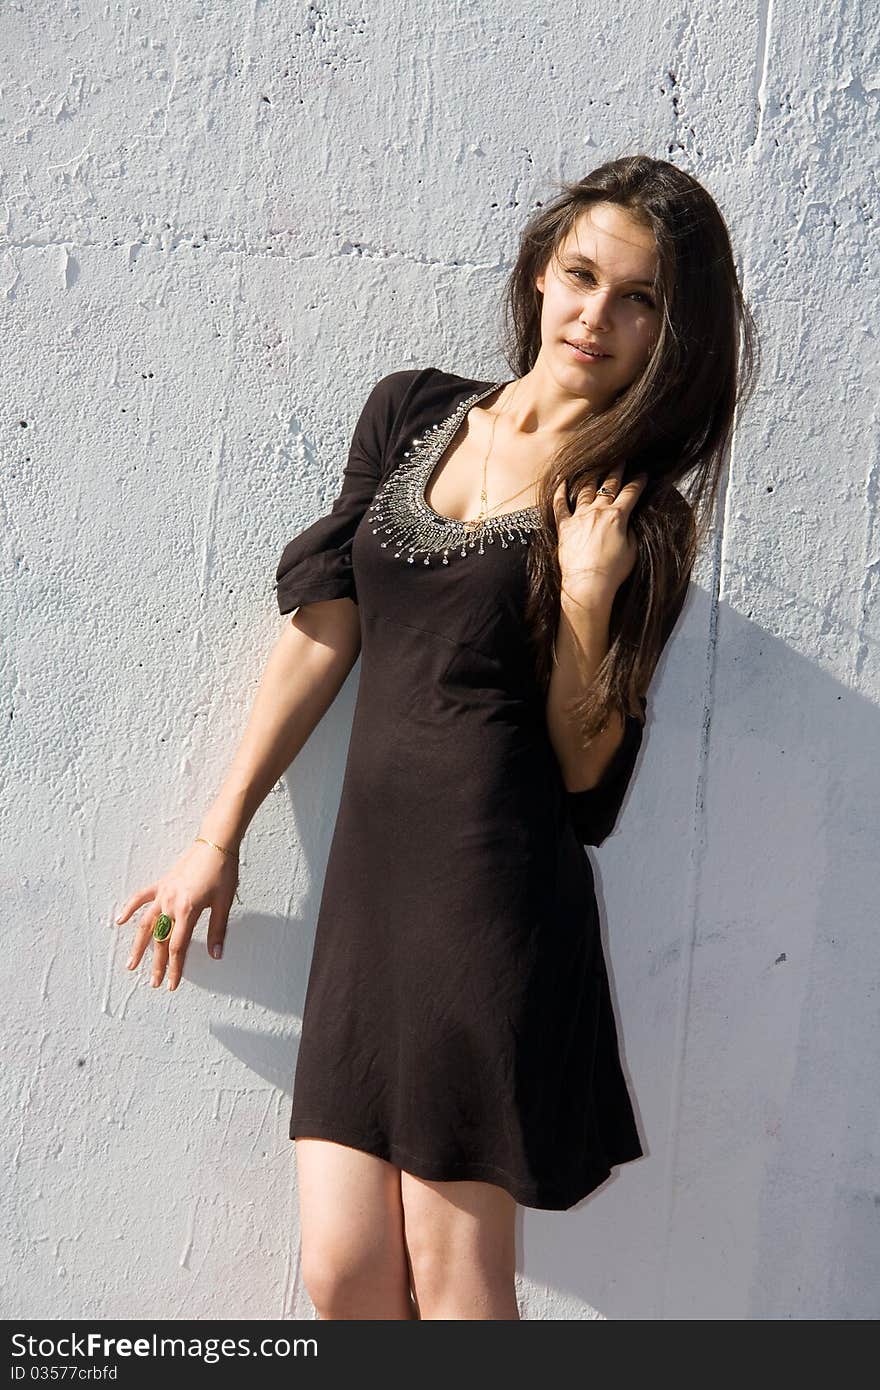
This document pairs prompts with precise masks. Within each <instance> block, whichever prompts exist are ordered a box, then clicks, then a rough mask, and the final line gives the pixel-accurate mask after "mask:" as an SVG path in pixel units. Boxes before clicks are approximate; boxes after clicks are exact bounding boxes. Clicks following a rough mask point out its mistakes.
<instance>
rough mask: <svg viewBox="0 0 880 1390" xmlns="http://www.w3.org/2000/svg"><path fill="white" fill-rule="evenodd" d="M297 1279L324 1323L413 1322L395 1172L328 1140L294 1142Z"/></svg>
mask: <svg viewBox="0 0 880 1390" xmlns="http://www.w3.org/2000/svg"><path fill="white" fill-rule="evenodd" d="M295 1143H296V1171H297V1184H298V1187H299V1207H300V1232H301V1239H302V1275H303V1281H304V1283H305V1286H306V1288H307V1289H308V1292H309V1296H310V1298H311V1300H312V1302H313V1303H314V1305H315V1308H316V1309H317V1312H318V1317H319V1318H321V1319H323V1320H338V1319H354V1318H377V1319H378V1318H388V1319H414V1318H415V1317H416V1316H417V1314H416V1311H415V1308H414V1306H413V1302H412V1299H411V1296H410V1268H409V1262H408V1257H407V1251H406V1244H405V1241H404V1236H403V1207H402V1204H401V1199H400V1169H399V1168H395V1167H394V1165H393V1164H391V1163H386V1161H385V1160H384V1159H382V1158H376V1157H375V1156H374V1155H373V1154H368V1153H363V1152H362V1151H361V1150H360V1149H352V1148H348V1147H347V1146H346V1145H344V1144H337V1143H334V1142H332V1141H330V1140H328V1139H307V1138H302V1139H296V1140H295Z"/></svg>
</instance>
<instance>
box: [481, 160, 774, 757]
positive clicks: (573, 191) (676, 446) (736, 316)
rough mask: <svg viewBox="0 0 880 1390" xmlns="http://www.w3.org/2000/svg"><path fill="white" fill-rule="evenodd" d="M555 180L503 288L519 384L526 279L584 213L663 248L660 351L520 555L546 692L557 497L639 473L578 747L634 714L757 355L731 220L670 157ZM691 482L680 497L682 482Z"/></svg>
mask: <svg viewBox="0 0 880 1390" xmlns="http://www.w3.org/2000/svg"><path fill="white" fill-rule="evenodd" d="M555 187H556V188H557V189H559V190H560V191H559V192H558V194H557V196H555V197H554V199H553V201H552V202H550V203H547V204H544V205H543V206H542V207H541V208H540V211H538V212H537V213H535V214H533V216H532V217H531V218H530V219H529V221H528V223H527V224H526V227H525V229H524V231H523V234H522V237H521V242H520V250H519V254H518V257H517V261H516V264H515V266H514V268H513V271H512V272H511V275H510V278H509V280H508V282H507V286H506V290H505V294H504V300H503V305H502V312H503V345H502V350H503V353H504V357H505V359H506V360H507V363H508V366H509V367H510V368H511V370H512V371H513V372H514V374H515V375H516V376H517V377H519V376H523V375H525V373H526V372H528V371H530V370H531V368H532V367H533V366H534V364H535V361H536V359H537V356H538V352H539V350H540V347H541V301H542V298H543V296H542V294H541V292H540V291H539V290H538V288H537V286H536V285H535V278H536V276H538V275H540V274H541V272H542V271H544V270H545V269H546V267H547V265H548V263H549V262H550V260H551V258H552V257H554V256H555V255H556V252H557V249H558V248H559V247H560V246H561V244H562V242H563V240H564V239H565V237H566V235H567V234H568V232H569V231H570V230H571V228H572V227H573V225H574V223H575V222H576V221H577V219H578V218H579V217H580V216H581V215H582V214H583V212H584V210H585V209H586V208H588V207H590V206H591V205H592V204H594V203H598V202H602V203H615V204H617V205H618V206H619V207H621V208H623V209H625V210H626V212H627V213H628V214H629V215H630V216H631V217H633V218H634V219H636V220H637V221H639V222H640V223H641V225H643V226H645V227H650V228H651V229H652V231H653V233H654V237H655V239H656V247H657V270H656V275H655V281H654V288H653V292H654V295H655V303H656V305H657V308H658V311H659V316H660V321H661V327H660V331H659V336H658V338H657V341H656V344H655V347H654V350H653V352H652V354H651V356H650V358H649V360H648V362H647V365H646V366H645V368H644V370H643V371H642V372H641V373H640V375H639V376H637V377H636V379H635V380H634V381H633V382H631V383H630V385H629V386H628V387H626V388H625V389H624V390H623V391H621V392H620V393H619V394H618V395H617V397H616V398H615V400H614V401H613V402H612V403H611V404H610V405H609V406H608V407H607V408H606V409H604V410H601V411H599V412H596V413H594V414H592V415H590V416H588V417H587V418H585V419H584V420H583V421H581V422H580V423H579V424H578V426H577V427H576V428H575V429H573V431H572V435H571V438H570V439H568V440H567V441H566V443H565V444H564V445H563V446H562V447H561V448H560V449H559V450H558V452H557V454H556V456H555V458H554V459H553V462H552V464H551V466H550V469H549V471H548V472H547V473H546V475H545V476H544V478H543V479H542V482H541V484H540V492H539V495H538V498H537V505H538V506H539V507H540V508H541V512H542V519H543V526H542V527H541V528H539V530H538V531H537V532H536V533H535V535H534V536H533V538H532V539H533V544H532V545H530V546H529V556H528V568H529V596H528V602H527V606H526V613H525V621H526V626H527V629H528V631H529V634H530V637H531V642H532V646H533V650H534V655H535V663H536V669H537V673H538V678H539V681H540V683H541V686H542V688H543V689H544V690H546V688H547V686H548V684H549V681H550V677H551V674H552V669H553V659H554V639H555V635H556V627H557V624H558V615H559V599H560V580H561V575H560V571H559V563H558V558H557V548H556V547H557V539H556V535H557V533H556V522H555V519H554V515H553V501H552V498H553V493H554V491H555V489H556V488H557V487H558V485H559V483H560V482H561V481H562V480H563V479H565V482H566V485H567V491H568V497H569V501H570V502H571V504H572V505H574V503H575V501H576V499H577V496H578V494H579V492H580V490H581V488H582V487H583V486H584V485H585V484H587V483H590V482H595V483H596V485H597V486H599V485H600V484H601V483H602V481H603V480H604V478H605V477H606V475H607V474H608V473H609V472H610V471H611V469H612V468H614V467H615V465H616V464H618V463H620V462H622V461H624V460H625V461H626V468H625V471H624V475H623V482H624V483H625V482H628V481H629V479H630V478H633V477H634V476H635V475H636V474H637V473H640V472H646V473H647V475H648V481H647V483H646V485H645V488H644V490H643V492H642V495H641V496H640V498H639V500H638V502H637V504H636V506H635V508H634V510H633V512H632V514H631V517H630V531H631V533H632V534H633V535H634V537H635V539H636V541H637V544H638V556H637V559H636V563H635V567H634V569H633V571H632V573H631V574H630V576H629V577H628V578H627V579H626V580H625V582H624V583H623V584H622V585H621V586H620V588H619V589H618V591H617V594H616V595H615V599H614V603H613V606H612V610H611V622H610V631H609V636H610V648H609V651H608V654H607V656H606V657H605V659H604V660H603V662H602V664H601V665H600V667H599V669H598V671H597V672H596V676H595V679H594V681H593V683H592V685H591V687H590V689H589V691H587V692H586V694H585V695H584V697H583V699H579V700H577V701H576V702H575V703H574V705H573V706H572V707H571V708H570V711H569V712H570V714H571V716H572V718H573V719H575V720H577V721H579V723H580V727H581V733H582V740H583V743H584V744H586V743H587V742H589V740H590V739H592V738H593V737H594V736H595V735H596V734H597V733H598V732H599V731H600V730H601V729H602V728H603V727H604V726H605V724H606V722H607V720H608V717H609V715H610V713H611V711H612V710H616V711H618V712H619V713H621V714H625V713H630V714H633V715H636V716H637V717H638V718H639V719H641V718H642V710H641V706H640V704H639V698H638V697H639V696H640V695H642V696H644V695H646V694H647V690H648V686H649V684H650V681H651V677H652V676H653V674H654V670H655V667H656V665H657V662H658V661H659V659H660V654H661V652H662V650H663V647H664V645H665V643H666V640H667V639H668V637H669V636H670V634H671V632H672V629H673V627H674V626H675V623H676V621H677V619H678V615H679V613H680V612H681V608H682V605H683V603H684V600H685V597H686V594H687V589H688V584H689V582H690V576H691V571H692V569H693V566H694V563H695V561H696V559H697V555H698V553H699V549H700V546H701V545H702V543H703V541H704V539H705V537H706V534H707V533H708V531H709V529H710V526H711V522H712V513H713V509H714V504H715V498H716V495H717V492H718V487H719V484H720V482H721V479H722V476H723V472H724V468H725V466H726V461H727V460H726V455H727V450H728V446H729V443H730V438H731V434H732V429H733V420H734V412H735V410H736V408H737V406H738V405H739V406H740V407H741V406H742V405H744V404H745V402H746V401H747V400H748V399H749V397H750V396H751V394H752V391H753V389H754V385H755V380H756V376H757V370H758V363H759V358H760V347H759V340H758V333H757V327H756V325H755V321H754V318H753V316H752V313H751V310H750V309H749V307H748V305H747V304H746V302H745V300H744V298H743V295H742V291H741V289H740V285H739V280H738V278H737V271H736V266H735V264H734V258H733V252H732V250H731V245H730V237H729V235H728V231H727V227H726V225H725V222H724V219H723V217H722V216H721V213H720V212H719V210H718V207H717V206H716V204H715V202H714V200H713V199H712V198H711V196H710V195H709V194H708V193H707V192H706V190H705V189H704V188H703V187H702V185H701V184H699V183H698V182H697V181H696V179H694V178H692V176H691V175H690V174H688V173H686V172H685V171H684V170H683V169H679V168H677V167H676V166H675V165H674V164H670V163H668V162H667V161H666V160H663V159H652V158H650V157H649V156H648V155H630V156H627V157H625V158H622V159H615V160H611V161H610V162H608V163H606V164H602V165H600V166H599V167H598V168H597V169H594V170H593V172H592V173H590V174H588V175H587V176H586V178H584V179H581V180H579V181H577V182H569V181H562V182H560V183H557V184H556V185H555ZM740 358H741V360H740ZM685 481H686V483H687V486H686V487H684V488H683V489H681V490H680V489H679V488H678V487H677V486H676V484H684V483H685Z"/></svg>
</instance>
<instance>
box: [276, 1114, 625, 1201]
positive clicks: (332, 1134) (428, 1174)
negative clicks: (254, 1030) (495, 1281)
mask: <svg viewBox="0 0 880 1390" xmlns="http://www.w3.org/2000/svg"><path fill="white" fill-rule="evenodd" d="M289 1137H290V1139H291V1140H294V1139H329V1140H330V1141H331V1142H334V1143H338V1144H344V1145H345V1146H346V1147H348V1148H355V1149H360V1150H361V1151H362V1152H364V1153H369V1154H372V1155H373V1156H374V1157H375V1158H382V1159H384V1160H385V1161H386V1162H387V1163H393V1164H395V1166H396V1167H398V1168H402V1169H403V1170H404V1171H405V1172H407V1173H411V1174H412V1175H413V1176H414V1177H417V1178H424V1179H425V1181H426V1182H468V1181H472V1182H494V1183H495V1184H496V1186H498V1187H503V1188H504V1189H505V1191H506V1192H509V1193H510V1195H511V1197H513V1198H514V1200H515V1201H516V1202H518V1203H519V1205H520V1206H523V1207H531V1208H534V1209H536V1210H538V1211H568V1210H569V1209H570V1208H571V1207H573V1206H576V1205H577V1203H578V1202H582V1201H583V1200H584V1198H585V1197H588V1196H589V1195H590V1194H591V1193H592V1192H595V1190H596V1188H597V1187H600V1186H601V1185H602V1183H603V1182H605V1180H606V1179H607V1178H609V1177H610V1176H611V1173H612V1170H613V1169H614V1168H616V1167H618V1166H619V1165H621V1164H623V1163H633V1162H634V1161H635V1160H636V1159H637V1158H644V1150H643V1149H641V1147H639V1148H638V1151H635V1150H632V1149H630V1150H624V1151H623V1152H622V1153H621V1154H620V1155H619V1156H618V1157H617V1158H614V1159H609V1160H608V1161H607V1162H605V1163H601V1164H597V1165H596V1167H594V1168H591V1169H587V1170H586V1172H585V1174H584V1176H583V1178H582V1179H581V1181H580V1183H579V1185H578V1187H577V1188H576V1189H574V1190H572V1191H569V1192H565V1191H563V1190H562V1189H560V1188H548V1187H546V1186H542V1185H539V1184H532V1185H529V1184H524V1183H521V1182H519V1181H518V1179H517V1178H515V1177H514V1176H513V1174H512V1173H509V1172H508V1171H507V1170H506V1169H504V1168H499V1167H497V1165H495V1164H492V1163H480V1162H479V1161H477V1160H476V1159H464V1160H462V1161H461V1162H459V1163H437V1162H434V1161H433V1160H431V1159H427V1158H422V1157H421V1155H419V1154H413V1153H410V1152H409V1150H408V1149H405V1148H403V1147H402V1146H401V1145H400V1144H396V1143H394V1142H393V1141H391V1140H386V1139H384V1138H381V1137H379V1136H376V1135H370V1136H367V1135H363V1134H358V1133H356V1132H355V1131H353V1130H350V1129H348V1128H346V1126H345V1125H337V1124H334V1123H332V1122H331V1121H327V1120H323V1119H321V1118H320V1117H306V1118H303V1119H299V1120H294V1119H291V1122H290V1129H289ZM489 1174H494V1177H489V1176H488V1175H489Z"/></svg>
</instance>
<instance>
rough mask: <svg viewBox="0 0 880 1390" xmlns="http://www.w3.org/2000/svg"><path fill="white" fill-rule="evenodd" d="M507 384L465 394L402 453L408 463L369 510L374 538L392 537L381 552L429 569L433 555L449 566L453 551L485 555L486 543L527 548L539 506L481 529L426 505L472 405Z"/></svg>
mask: <svg viewBox="0 0 880 1390" xmlns="http://www.w3.org/2000/svg"><path fill="white" fill-rule="evenodd" d="M503 385H504V383H503V382H501V381H498V382H496V383H495V384H494V385H493V386H488V387H487V388H486V389H485V391H476V392H474V393H473V394H472V395H470V396H466V397H465V398H464V399H463V400H461V401H459V403H458V405H457V406H456V407H455V409H454V410H453V411H452V412H451V413H450V414H449V415H447V416H446V417H445V418H444V419H442V420H438V422H437V423H436V424H435V425H432V426H431V428H430V429H429V430H428V431H427V433H425V434H423V435H416V437H415V438H414V439H413V441H412V446H411V448H410V449H407V450H406V452H405V453H404V455H403V458H404V462H402V463H401V464H399V465H398V467H396V468H394V469H392V471H391V473H390V474H389V475H388V477H387V478H386V479H385V482H384V483H382V484H381V485H380V486H379V488H378V489H377V491H376V494H375V496H374V498H373V502H372V504H371V506H370V508H369V513H370V514H371V515H372V519H373V520H374V521H375V522H376V525H375V526H374V527H373V528H372V529H373V535H374V536H375V535H378V534H379V532H381V533H382V534H383V535H385V536H387V537H389V539H388V540H384V541H380V542H379V544H380V545H381V546H382V548H383V549H385V548H387V547H388V546H389V545H394V546H395V547H396V548H395V550H394V558H395V559H400V558H401V557H402V556H403V555H404V552H406V559H407V561H408V562H409V564H413V563H414V562H415V560H416V558H417V557H424V558H423V559H422V563H423V564H425V565H429V564H430V563H431V557H432V556H435V557H437V556H439V557H441V558H442V563H443V564H444V565H448V564H449V556H450V554H451V553H452V552H454V551H458V552H459V553H460V554H461V555H462V556H465V555H467V554H468V552H469V551H473V550H476V552H477V554H478V555H482V554H484V553H485V552H484V545H494V544H495V541H496V540H498V541H500V543H501V547H502V549H504V550H506V549H507V547H508V545H509V544H510V543H511V542H515V541H517V540H518V541H520V542H521V543H522V544H523V545H527V544H528V539H529V533H530V532H532V531H534V530H536V529H537V527H538V526H539V525H540V524H541V512H540V508H538V507H521V508H519V509H518V510H517V511H514V512H502V513H500V514H498V515H497V516H488V517H486V519H485V521H484V522H483V523H482V525H479V526H475V525H474V523H473V522H469V521H459V520H458V519H457V518H456V517H451V516H444V515H443V513H442V512H436V511H435V510H434V508H433V507H432V506H430V505H429V503H428V502H426V501H425V491H426V489H427V486H428V479H429V478H430V476H431V474H432V473H433V471H434V468H435V467H436V465H437V463H438V462H439V460H440V459H441V458H442V456H443V452H444V450H445V449H446V446H447V445H448V444H449V442H450V440H451V439H453V438H454V436H455V434H456V431H457V430H458V429H459V426H460V425H461V423H462V421H463V420H464V418H465V416H466V415H467V413H468V411H469V410H470V409H471V406H474V405H476V404H477V402H478V401H481V400H483V398H484V397H485V396H490V395H491V394H492V392H493V391H497V390H498V388H499V386H503Z"/></svg>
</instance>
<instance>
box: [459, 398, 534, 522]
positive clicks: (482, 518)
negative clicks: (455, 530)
mask: <svg viewBox="0 0 880 1390" xmlns="http://www.w3.org/2000/svg"><path fill="white" fill-rule="evenodd" d="M521 381H522V377H517V380H516V383H515V385H514V388H513V391H512V392H511V394H510V400H509V401H508V402H507V403H506V404H505V405H504V407H503V409H501V410H499V411H498V412H497V414H495V415H493V416H492V431H491V433H490V435H489V448H488V450H487V451H486V457H485V458H484V459H483V482H482V487H481V489H480V510H479V513H478V515H477V516H476V517H474V519H473V520H472V521H463V522H462V523H461V524H462V525H463V526H465V527H466V528H467V529H468V530H476V529H478V528H479V527H481V526H485V524H486V521H487V519H488V516H489V496H488V493H487V491H486V469H487V465H488V463H489V455H490V454H491V453H492V445H493V444H494V442H495V426H496V425H497V424H498V418H499V416H501V415H503V414H504V411H505V410H509V409H510V407H511V406H512V405H513V400H514V397H515V395H516V393H517V389H518V388H519V384H520V382H521ZM537 481H538V480H537V478H533V479H532V481H531V482H530V483H526V484H525V487H521V488H520V489H519V491H518V492H514V493H511V495H510V497H504V498H502V500H501V501H500V502H496V503H495V506H496V507H503V506H504V503H505V502H512V501H513V499H514V497H519V495H520V493H521V492H525V490H526V488H529V487H534V485H535V483H536V482H537Z"/></svg>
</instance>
